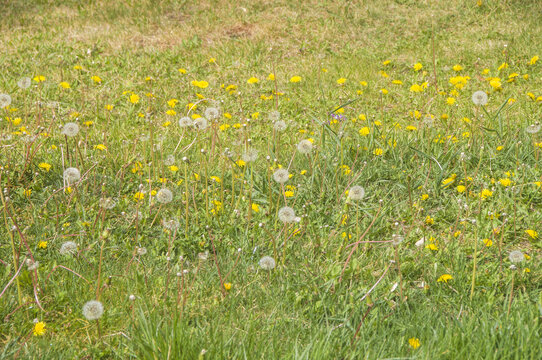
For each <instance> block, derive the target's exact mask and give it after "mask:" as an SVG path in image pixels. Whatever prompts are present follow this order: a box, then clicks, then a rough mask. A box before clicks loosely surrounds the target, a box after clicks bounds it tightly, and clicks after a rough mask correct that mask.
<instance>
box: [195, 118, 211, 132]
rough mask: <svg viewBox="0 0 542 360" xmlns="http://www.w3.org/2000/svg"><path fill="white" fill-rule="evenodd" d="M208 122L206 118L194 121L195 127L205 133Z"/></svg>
mask: <svg viewBox="0 0 542 360" xmlns="http://www.w3.org/2000/svg"><path fill="white" fill-rule="evenodd" d="M207 126H208V122H207V119H206V118H204V117H199V118H197V119H196V120H194V127H195V128H196V129H198V130H200V131H203V130H205V129H207Z"/></svg>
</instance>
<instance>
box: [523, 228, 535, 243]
mask: <svg viewBox="0 0 542 360" xmlns="http://www.w3.org/2000/svg"><path fill="white" fill-rule="evenodd" d="M525 234H527V235H529V236H530V237H531V239H533V240H536V239H538V232H536V230H531V229H528V230H525Z"/></svg>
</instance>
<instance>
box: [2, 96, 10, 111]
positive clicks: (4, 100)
mask: <svg viewBox="0 0 542 360" xmlns="http://www.w3.org/2000/svg"><path fill="white" fill-rule="evenodd" d="M9 105H11V96H9V95H8V94H0V109H2V108H5V107H7V106H9Z"/></svg>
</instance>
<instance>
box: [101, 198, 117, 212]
mask: <svg viewBox="0 0 542 360" xmlns="http://www.w3.org/2000/svg"><path fill="white" fill-rule="evenodd" d="M116 205H117V203H116V201H115V200H113V199H112V198H102V199H100V207H101V208H102V209H105V210H111V209H113V208H114V207H115V206H116Z"/></svg>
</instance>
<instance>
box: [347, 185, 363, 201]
mask: <svg viewBox="0 0 542 360" xmlns="http://www.w3.org/2000/svg"><path fill="white" fill-rule="evenodd" d="M364 196H365V189H364V188H362V187H361V186H359V185H356V186H352V187H351V188H350V190H349V191H348V198H349V199H350V200H354V201H358V200H361V199H363V197H364Z"/></svg>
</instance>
